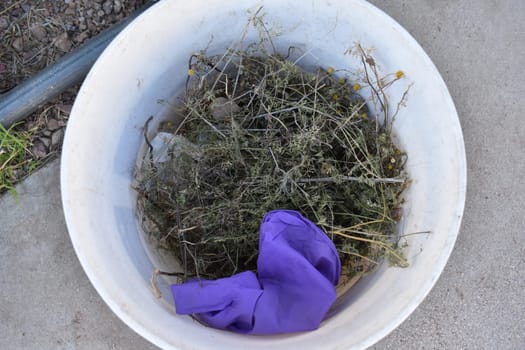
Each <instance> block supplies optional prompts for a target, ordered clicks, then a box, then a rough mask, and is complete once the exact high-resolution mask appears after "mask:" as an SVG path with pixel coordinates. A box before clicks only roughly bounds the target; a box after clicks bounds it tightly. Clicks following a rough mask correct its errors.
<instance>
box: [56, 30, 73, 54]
mask: <svg viewBox="0 0 525 350" xmlns="http://www.w3.org/2000/svg"><path fill="white" fill-rule="evenodd" d="M54 45H55V47H56V48H57V49H59V50H60V51H62V52H69V51H70V50H71V47H73V42H72V41H71V40H69V37H68V35H67V33H62V34H60V35H59V36H58V37H57V38H56V39H55V40H54Z"/></svg>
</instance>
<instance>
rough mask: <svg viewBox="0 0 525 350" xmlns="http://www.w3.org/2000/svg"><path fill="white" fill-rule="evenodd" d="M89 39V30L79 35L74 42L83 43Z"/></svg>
mask: <svg viewBox="0 0 525 350" xmlns="http://www.w3.org/2000/svg"><path fill="white" fill-rule="evenodd" d="M81 26H82V25H81ZM84 27H85V26H84ZM87 38H89V33H88V32H87V30H85V31H83V32H82V33H80V34H78V35H77V36H76V37H75V39H74V40H75V42H76V43H81V42H84V40H86V39H87Z"/></svg>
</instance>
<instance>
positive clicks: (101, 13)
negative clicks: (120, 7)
mask: <svg viewBox="0 0 525 350" xmlns="http://www.w3.org/2000/svg"><path fill="white" fill-rule="evenodd" d="M104 15H105V12H104V11H103V10H98V11H97V17H98V18H100V17H104Z"/></svg>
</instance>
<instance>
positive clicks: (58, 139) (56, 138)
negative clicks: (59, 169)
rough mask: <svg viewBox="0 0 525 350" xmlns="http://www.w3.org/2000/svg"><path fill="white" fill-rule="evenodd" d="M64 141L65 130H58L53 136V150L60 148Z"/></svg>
mask: <svg viewBox="0 0 525 350" xmlns="http://www.w3.org/2000/svg"><path fill="white" fill-rule="evenodd" d="M63 140H64V129H58V130H57V131H55V132H54V133H53V135H51V148H55V147H58V146H60V145H61V144H62V141H63Z"/></svg>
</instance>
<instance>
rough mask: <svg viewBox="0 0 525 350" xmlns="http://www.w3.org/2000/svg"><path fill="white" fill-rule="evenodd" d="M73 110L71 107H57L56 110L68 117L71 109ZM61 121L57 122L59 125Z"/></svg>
mask: <svg viewBox="0 0 525 350" xmlns="http://www.w3.org/2000/svg"><path fill="white" fill-rule="evenodd" d="M72 108H73V106H72V105H58V106H57V109H58V110H59V111H60V112H62V113H63V114H67V115H69V114H70V113H71V109H72ZM60 122H61V120H59V121H58V123H59V124H60Z"/></svg>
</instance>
